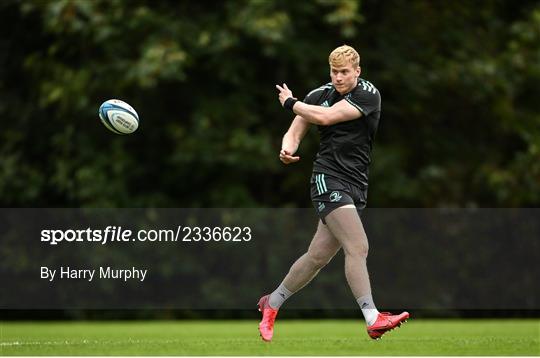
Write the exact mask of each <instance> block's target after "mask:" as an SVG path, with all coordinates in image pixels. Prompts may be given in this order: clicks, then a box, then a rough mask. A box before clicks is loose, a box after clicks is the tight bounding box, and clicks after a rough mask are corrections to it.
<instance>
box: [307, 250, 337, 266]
mask: <svg viewBox="0 0 540 358" xmlns="http://www.w3.org/2000/svg"><path fill="white" fill-rule="evenodd" d="M307 257H308V259H309V261H310V263H311V265H312V266H313V267H314V268H316V269H321V268H323V267H324V266H326V265H327V264H328V263H329V262H330V260H332V256H331V255H328V254H326V253H322V252H310V251H308V253H307Z"/></svg>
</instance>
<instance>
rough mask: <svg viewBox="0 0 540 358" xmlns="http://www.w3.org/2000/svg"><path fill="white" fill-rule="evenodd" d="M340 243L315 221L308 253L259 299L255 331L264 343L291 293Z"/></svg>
mask: <svg viewBox="0 0 540 358" xmlns="http://www.w3.org/2000/svg"><path fill="white" fill-rule="evenodd" d="M340 247H341V245H340V243H339V242H338V241H337V240H336V239H335V238H334V236H333V235H332V233H331V232H330V231H329V230H328V228H327V227H326V225H324V224H322V222H319V225H318V227H317V232H316V233H315V236H314V237H313V240H311V244H310V245H309V248H308V251H307V252H306V253H305V254H303V255H302V256H301V257H300V258H299V259H298V260H296V262H295V263H294V264H293V265H292V266H291V268H290V270H289V273H288V274H287V275H286V276H285V279H284V280H283V282H282V283H281V284H280V285H279V287H278V288H277V289H276V290H275V291H274V292H272V293H271V294H270V295H266V296H263V297H262V298H261V299H260V300H259V311H261V312H262V313H263V318H262V320H261V323H259V332H260V334H261V337H262V339H263V340H265V341H270V340H271V339H272V336H273V334H274V322H275V319H276V316H277V312H278V310H279V307H281V305H282V304H283V302H285V300H286V299H287V298H289V297H290V296H291V295H292V294H293V293H295V292H297V291H298V290H300V289H301V288H302V287H304V286H305V285H307V284H308V283H309V282H310V281H311V280H312V279H313V278H314V277H315V276H316V275H317V273H319V271H320V270H321V268H323V267H324V266H326V264H328V262H330V260H331V259H332V258H333V257H334V256H335V254H336V253H337V252H338V250H339V249H340Z"/></svg>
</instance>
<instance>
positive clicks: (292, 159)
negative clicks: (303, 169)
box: [279, 149, 300, 164]
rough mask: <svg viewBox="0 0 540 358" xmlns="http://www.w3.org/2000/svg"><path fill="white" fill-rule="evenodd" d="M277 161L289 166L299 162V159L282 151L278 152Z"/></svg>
mask: <svg viewBox="0 0 540 358" xmlns="http://www.w3.org/2000/svg"><path fill="white" fill-rule="evenodd" d="M279 160H281V161H282V162H283V163H284V164H291V163H296V162H297V161H299V160H300V157H298V156H296V157H295V156H293V155H292V154H291V153H289V152H288V151H286V150H285V149H282V150H280V151H279Z"/></svg>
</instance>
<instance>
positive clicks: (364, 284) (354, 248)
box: [325, 205, 409, 339]
mask: <svg viewBox="0 0 540 358" xmlns="http://www.w3.org/2000/svg"><path fill="white" fill-rule="evenodd" d="M325 220H326V223H327V225H328V228H329V229H330V232H331V233H332V234H333V236H334V237H335V238H336V239H337V240H338V241H339V242H340V244H341V246H342V247H343V252H344V254H345V276H346V278H347V282H348V283H349V286H350V288H351V291H352V293H353V294H354V297H355V298H356V300H357V302H358V304H359V305H360V308H361V309H362V313H363V314H364V317H365V319H366V324H367V326H368V327H367V329H368V334H369V336H370V337H371V338H374V339H378V338H380V337H381V336H382V335H383V334H384V333H386V332H388V331H390V330H392V329H394V328H395V327H399V326H400V325H401V323H402V322H404V321H406V320H407V319H408V318H409V313H407V312H403V313H401V314H399V315H391V314H389V313H380V312H379V311H378V310H377V308H376V307H375V304H374V303H373V298H372V296H371V284H370V281H369V273H368V270H367V256H368V251H369V244H368V240H367V235H366V232H365V230H364V226H363V225H362V221H361V220H360V217H359V216H358V212H357V211H356V208H355V206H354V205H345V206H342V207H340V208H337V209H335V210H334V211H332V212H331V213H330V214H328V215H327V216H326V219H325Z"/></svg>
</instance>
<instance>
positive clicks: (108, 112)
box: [98, 99, 139, 134]
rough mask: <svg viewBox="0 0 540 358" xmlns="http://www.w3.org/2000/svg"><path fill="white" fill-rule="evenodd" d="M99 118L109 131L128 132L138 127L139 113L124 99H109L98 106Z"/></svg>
mask: <svg viewBox="0 0 540 358" xmlns="http://www.w3.org/2000/svg"><path fill="white" fill-rule="evenodd" d="M98 113H99V118H100V119H101V122H102V123H103V124H104V125H105V127H107V129H109V130H110V131H111V132H114V133H116V134H130V133H133V132H135V131H136V130H137V128H138V127H139V115H138V114H137V112H136V111H135V109H133V107H131V106H130V105H129V104H127V103H126V102H124V101H121V100H119V99H110V100H108V101H105V102H103V103H102V104H101V106H99V112H98Z"/></svg>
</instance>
